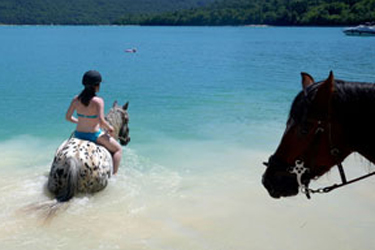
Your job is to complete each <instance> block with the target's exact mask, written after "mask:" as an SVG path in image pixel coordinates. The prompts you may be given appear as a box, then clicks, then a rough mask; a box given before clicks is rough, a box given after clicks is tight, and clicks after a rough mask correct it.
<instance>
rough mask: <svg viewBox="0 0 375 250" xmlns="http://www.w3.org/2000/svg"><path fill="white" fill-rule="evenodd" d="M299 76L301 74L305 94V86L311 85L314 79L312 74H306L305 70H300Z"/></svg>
mask: <svg viewBox="0 0 375 250" xmlns="http://www.w3.org/2000/svg"><path fill="white" fill-rule="evenodd" d="M301 76H302V88H303V92H304V93H305V95H307V88H308V87H309V86H311V85H312V84H313V83H314V82H315V81H314V78H313V77H312V76H310V75H309V74H307V73H305V72H301Z"/></svg>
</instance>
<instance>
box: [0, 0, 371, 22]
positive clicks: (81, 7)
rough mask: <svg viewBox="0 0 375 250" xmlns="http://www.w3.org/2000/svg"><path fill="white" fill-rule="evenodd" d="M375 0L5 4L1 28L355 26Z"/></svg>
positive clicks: (45, 0) (36, 0)
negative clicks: (96, 25) (260, 25)
mask: <svg viewBox="0 0 375 250" xmlns="http://www.w3.org/2000/svg"><path fill="white" fill-rule="evenodd" d="M367 21H375V0H173V1H172V0H137V1H133V0H106V1H103V0H0V24H118V25H129V24H131V25H192V26H198V25H250V24H267V25H330V26H332V25H354V24H358V23H362V22H367Z"/></svg>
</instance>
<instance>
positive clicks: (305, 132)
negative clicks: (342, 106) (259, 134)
mask: <svg viewBox="0 0 375 250" xmlns="http://www.w3.org/2000/svg"><path fill="white" fill-rule="evenodd" d="M301 75H302V86H303V91H301V93H299V94H298V95H297V96H296V98H295V100H294V102H293V104H292V107H291V111H290V115H289V119H288V122H287V127H286V130H285V132H284V135H283V137H282V139H281V142H280V145H279V146H278V148H277V150H276V152H275V153H274V154H273V155H272V156H271V157H270V159H269V161H268V162H267V163H265V165H266V166H267V170H266V171H265V173H264V175H263V179H262V182H263V185H264V186H265V187H266V189H267V190H268V192H269V194H270V195H271V196H272V197H274V198H280V197H281V196H293V195H296V194H298V191H299V189H300V188H302V191H307V187H308V184H309V182H310V180H311V179H313V178H316V177H319V176H321V175H322V174H324V173H326V172H327V171H328V170H329V169H330V168H331V167H332V166H334V165H335V164H337V163H338V162H341V161H342V160H343V159H344V158H345V157H346V156H347V155H348V154H349V152H347V151H346V150H344V149H343V148H341V146H340V148H338V146H339V145H342V143H343V133H342V131H343V129H342V126H341V125H340V123H339V122H338V121H337V120H336V119H335V116H334V114H333V110H332V99H333V98H334V93H335V80H334V77H333V73H332V72H331V73H330V75H329V77H328V78H327V80H325V81H322V82H317V83H315V82H314V79H313V78H312V77H311V76H310V75H309V74H307V73H302V74H301Z"/></svg>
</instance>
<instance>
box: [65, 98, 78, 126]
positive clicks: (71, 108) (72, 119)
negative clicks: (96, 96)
mask: <svg viewBox="0 0 375 250" xmlns="http://www.w3.org/2000/svg"><path fill="white" fill-rule="evenodd" d="M76 99H77V97H74V99H73V100H72V102H71V103H70V106H69V108H68V111H66V114H65V119H66V120H67V121H70V122H73V123H78V119H77V118H75V117H74V116H73V113H74V110H76Z"/></svg>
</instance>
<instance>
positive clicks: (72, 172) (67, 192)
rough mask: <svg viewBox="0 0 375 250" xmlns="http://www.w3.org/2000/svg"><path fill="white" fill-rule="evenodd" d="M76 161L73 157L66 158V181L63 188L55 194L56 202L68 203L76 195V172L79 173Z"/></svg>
mask: <svg viewBox="0 0 375 250" xmlns="http://www.w3.org/2000/svg"><path fill="white" fill-rule="evenodd" d="M79 169H80V167H79V163H78V160H77V159H76V158H74V157H68V158H67V159H66V169H65V171H66V174H67V179H66V183H65V185H63V188H62V189H61V190H59V192H58V193H56V194H55V195H56V199H57V201H58V202H66V201H69V200H70V199H71V198H73V196H74V195H75V193H76V190H77V187H78V172H79Z"/></svg>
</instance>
